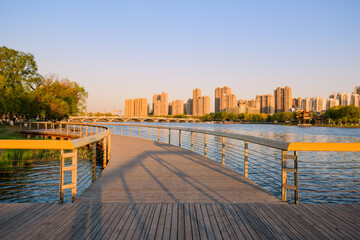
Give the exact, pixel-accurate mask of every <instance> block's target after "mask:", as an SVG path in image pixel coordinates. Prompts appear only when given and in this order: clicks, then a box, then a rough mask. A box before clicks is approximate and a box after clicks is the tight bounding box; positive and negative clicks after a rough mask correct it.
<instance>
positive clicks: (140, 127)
mask: <svg viewBox="0 0 360 240" xmlns="http://www.w3.org/2000/svg"><path fill="white" fill-rule="evenodd" d="M139 138H141V127H139Z"/></svg>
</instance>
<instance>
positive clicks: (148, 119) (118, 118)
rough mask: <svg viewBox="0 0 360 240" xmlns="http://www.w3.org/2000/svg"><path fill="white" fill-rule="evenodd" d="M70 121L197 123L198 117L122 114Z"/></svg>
mask: <svg viewBox="0 0 360 240" xmlns="http://www.w3.org/2000/svg"><path fill="white" fill-rule="evenodd" d="M69 121H70V122H165V123H197V122H201V121H200V120H199V119H196V118H165V117H150V116H149V117H121V116H102V117H95V116H94V117H88V116H70V117H69Z"/></svg>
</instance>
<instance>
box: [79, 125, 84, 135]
mask: <svg viewBox="0 0 360 240" xmlns="http://www.w3.org/2000/svg"><path fill="white" fill-rule="evenodd" d="M79 126H80V137H82V129H83V125H79Z"/></svg>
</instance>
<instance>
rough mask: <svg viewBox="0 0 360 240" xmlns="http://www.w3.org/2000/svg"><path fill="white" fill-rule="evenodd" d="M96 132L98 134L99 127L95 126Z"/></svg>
mask: <svg viewBox="0 0 360 240" xmlns="http://www.w3.org/2000/svg"><path fill="white" fill-rule="evenodd" d="M95 134H98V127H97V126H95Z"/></svg>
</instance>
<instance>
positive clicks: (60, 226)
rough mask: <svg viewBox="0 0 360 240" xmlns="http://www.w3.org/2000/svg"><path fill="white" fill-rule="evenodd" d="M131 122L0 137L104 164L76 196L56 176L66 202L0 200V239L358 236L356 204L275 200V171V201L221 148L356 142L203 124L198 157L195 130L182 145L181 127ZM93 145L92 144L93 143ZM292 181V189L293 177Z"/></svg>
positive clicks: (349, 147)
mask: <svg viewBox="0 0 360 240" xmlns="http://www.w3.org/2000/svg"><path fill="white" fill-rule="evenodd" d="M113 126H115V125H113ZM123 127H127V128H130V126H125V125H124V126H123ZM136 127H138V128H139V129H138V130H139V131H138V132H135V128H136ZM132 128H133V129H132V131H131V130H130V129H129V130H130V131H125V130H124V131H123V132H124V133H125V132H127V133H129V134H130V136H124V135H118V134H111V132H112V133H114V132H115V133H116V132H117V131H116V129H115V128H113V129H111V128H107V127H104V126H96V125H90V124H81V123H77V124H75V123H46V124H44V123H30V124H28V125H27V126H23V133H24V134H27V135H37V136H45V137H46V138H51V139H53V140H47V141H44V140H11V141H12V142H11V144H9V142H8V141H9V140H7V141H6V142H3V141H4V140H3V141H0V149H4V148H19V146H20V145H21V146H22V148H29V149H30V148H31V147H32V148H34V146H35V147H37V148H39V149H41V148H46V147H47V148H48V149H51V148H52V149H54V148H57V149H68V150H67V151H72V152H74V151H75V150H76V149H80V148H81V147H82V146H86V145H88V144H90V145H92V146H91V147H90V149H92V151H100V149H102V150H101V156H102V161H101V162H100V164H101V165H102V166H103V167H104V170H103V171H102V173H101V174H100V175H99V176H93V177H95V178H96V180H95V179H93V183H92V184H91V185H90V187H88V188H87V189H86V190H85V191H83V192H82V193H81V194H77V193H76V189H77V188H76V186H77V183H76V178H75V179H74V178H73V179H72V180H73V182H72V183H64V182H63V183H61V184H63V185H62V186H60V195H62V194H64V193H61V189H67V188H69V189H71V190H72V195H73V197H74V198H73V200H74V202H72V203H62V204H58V203H53V204H49V203H1V204H0V209H1V211H0V223H1V225H0V234H1V235H0V236H1V238H2V239H25V238H26V239H358V237H359V236H360V224H359V219H360V206H359V205H358V204H289V201H288V200H287V199H282V198H283V197H286V192H287V187H291V185H290V183H289V182H288V180H289V179H286V175H285V174H284V172H283V176H282V179H281V181H285V182H284V184H283V186H282V187H281V188H282V189H284V190H285V192H283V193H282V196H281V197H282V198H277V197H275V196H274V195H273V194H270V193H269V192H268V191H267V190H265V189H264V188H262V187H260V186H259V185H258V184H256V183H255V182H253V181H251V180H250V176H251V163H247V164H249V166H248V167H249V168H245V169H244V175H242V174H240V173H239V172H238V171H235V170H233V169H232V168H230V167H229V166H227V162H230V159H231V158H230V154H231V153H230V152H228V151H227V150H226V149H225V148H226V146H228V147H229V146H230V145H231V144H233V143H231V142H230V141H229V140H226V139H229V138H232V139H234V138H238V139H242V141H243V140H246V143H248V144H249V143H250V144H255V143H257V144H263V145H266V146H267V147H272V148H279V149H280V150H281V151H282V153H284V155H283V156H282V157H283V158H284V159H287V160H288V161H290V160H295V161H296V156H297V154H294V155H289V153H288V151H295V152H297V151H300V150H301V151H307V150H308V151H324V150H329V148H328V147H329V146H331V147H332V148H333V149H335V150H337V151H341V150H346V151H359V150H360V147H359V144H330V145H328V144H320V145H319V144H311V146H310V144H292V143H286V142H280V141H275V140H269V139H261V138H256V137H251V136H244V135H238V134H236V135H234V134H233V135H231V134H230V133H218V132H211V131H204V132H203V133H202V134H206V135H205V138H203V139H204V141H205V144H204V145H201V147H202V148H203V150H204V152H203V154H198V153H196V152H194V151H195V150H196V148H197V143H196V141H195V139H196V138H197V136H196V135H195V134H196V133H197V131H200V132H201V131H202V130H194V129H193V131H192V132H190V133H191V134H190V135H188V136H189V137H190V138H189V139H190V142H189V144H190V145H189V147H190V149H189V150H187V149H185V148H184V147H185V145H186V141H185V140H186V138H187V136H186V135H185V132H186V130H190V129H185V128H171V129H170V128H167V127H160V126H157V127H152V128H153V129H150V127H149V129H150V130H154V131H153V132H151V131H150V130H149V131H142V130H144V128H145V127H144V126H143V125H137V126H136V125H133V126H132ZM141 129H142V130H141ZM194 131H195V132H194ZM175 132H178V134H177V135H176V134H175ZM164 133H166V134H164ZM110 134H111V135H110ZM210 134H217V135H218V136H220V141H221V142H222V147H223V148H222V147H220V151H221V153H222V154H221V155H220V156H221V158H222V161H220V162H216V161H214V160H211V159H210V158H208V157H207V155H208V154H210V147H211V146H210V145H211V144H210V143H211V141H210V140H211V139H210ZM203 136H204V135H203ZM152 137H153V138H152ZM54 138H61V139H63V140H55V139H54ZM148 138H150V139H148ZM151 138H152V139H151ZM64 139H69V140H64ZM159 140H160V141H159ZM19 141H23V142H19ZM29 141H37V142H36V144H33V143H31V142H29ZM56 142H58V144H56ZM99 145H101V146H102V148H100V149H99V148H97V147H96V146H99ZM94 146H95V147H94ZM139 146H141V147H139ZM222 149H225V150H222ZM192 150H193V151H192ZM78 151H80V150H78ZM284 151H285V152H284ZM61 154H62V158H61V159H62V160H61V161H63V160H65V159H66V158H69V159H71V160H72V161H70V162H69V161H67V163H66V162H65V164H70V165H66V166H63V167H62V168H63V169H62V170H61V171H74V169H76V161H75V160H76V159H77V157H76V155H73V154H71V152H70V154H69V152H65V151H64V152H62V153H61ZM66 154H67V155H66ZM243 154H245V156H247V157H248V160H251V159H252V158H251V155H252V149H251V147H250V148H248V146H247V145H245V151H244V153H243ZM95 155H96V154H95ZM264 156H266V155H264ZM294 156H295V157H294ZM91 158H92V157H91ZM69 159H68V160H69ZM92 160H93V158H92ZM98 160H99V159H98ZM93 162H94V161H93ZM285 162H286V160H285ZM286 163H287V164H288V162H286ZM286 163H285V165H284V162H282V163H281V164H280V165H282V166H283V168H284V170H285V171H286V172H287V171H289V172H292V173H294V174H296V172H297V166H291V165H286ZM61 165H62V164H61ZM244 167H245V166H244ZM64 168H65V169H64ZM292 169H293V170H292ZM78 173H79V174H80V171H79V172H78ZM73 174H76V173H75V172H73ZM284 175H285V176H284ZM294 184H295V188H297V186H298V185H297V184H298V183H296V182H294ZM60 197H61V196H60ZM282 200H283V201H282ZM284 200H285V201H284Z"/></svg>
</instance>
